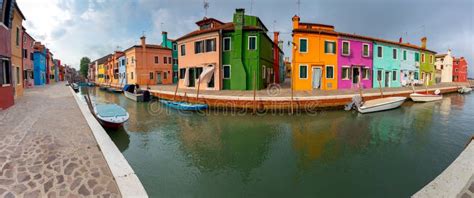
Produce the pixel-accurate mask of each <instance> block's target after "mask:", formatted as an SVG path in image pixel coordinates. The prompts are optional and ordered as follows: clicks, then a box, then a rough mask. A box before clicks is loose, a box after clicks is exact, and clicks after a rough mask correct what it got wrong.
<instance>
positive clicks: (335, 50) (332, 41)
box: [323, 40, 337, 55]
mask: <svg viewBox="0 0 474 198" xmlns="http://www.w3.org/2000/svg"><path fill="white" fill-rule="evenodd" d="M326 42H330V43H334V48H335V49H334V53H332V52H328V53H326ZM323 47H324V53H325V54H334V55H335V54H337V41H334V40H324V46H323Z"/></svg>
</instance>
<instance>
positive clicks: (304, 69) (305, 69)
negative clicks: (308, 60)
mask: <svg viewBox="0 0 474 198" xmlns="http://www.w3.org/2000/svg"><path fill="white" fill-rule="evenodd" d="M300 78H302V79H306V78H308V66H307V65H300Z"/></svg>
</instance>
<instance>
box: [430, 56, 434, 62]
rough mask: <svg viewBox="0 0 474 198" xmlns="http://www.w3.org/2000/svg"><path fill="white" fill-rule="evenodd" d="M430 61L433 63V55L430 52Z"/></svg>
mask: <svg viewBox="0 0 474 198" xmlns="http://www.w3.org/2000/svg"><path fill="white" fill-rule="evenodd" d="M430 63H431V64H433V63H434V56H433V55H432V54H431V55H430Z"/></svg>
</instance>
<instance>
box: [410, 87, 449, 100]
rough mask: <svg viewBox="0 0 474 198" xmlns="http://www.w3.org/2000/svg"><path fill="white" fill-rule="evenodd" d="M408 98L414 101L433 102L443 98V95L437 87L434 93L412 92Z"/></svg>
mask: <svg viewBox="0 0 474 198" xmlns="http://www.w3.org/2000/svg"><path fill="white" fill-rule="evenodd" d="M410 98H411V100H413V101H414V102H433V101H437V100H441V99H443V95H441V94H440V91H439V89H437V90H436V91H435V93H434V94H428V93H426V94H422V93H412V94H410Z"/></svg>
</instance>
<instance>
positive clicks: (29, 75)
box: [22, 28, 35, 88]
mask: <svg viewBox="0 0 474 198" xmlns="http://www.w3.org/2000/svg"><path fill="white" fill-rule="evenodd" d="M22 46H23V87H24V88H28V87H33V86H34V84H35V82H34V72H33V53H34V46H35V40H34V39H33V37H31V36H30V35H29V34H28V33H27V32H26V31H25V29H24V28H23V44H22Z"/></svg>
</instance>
